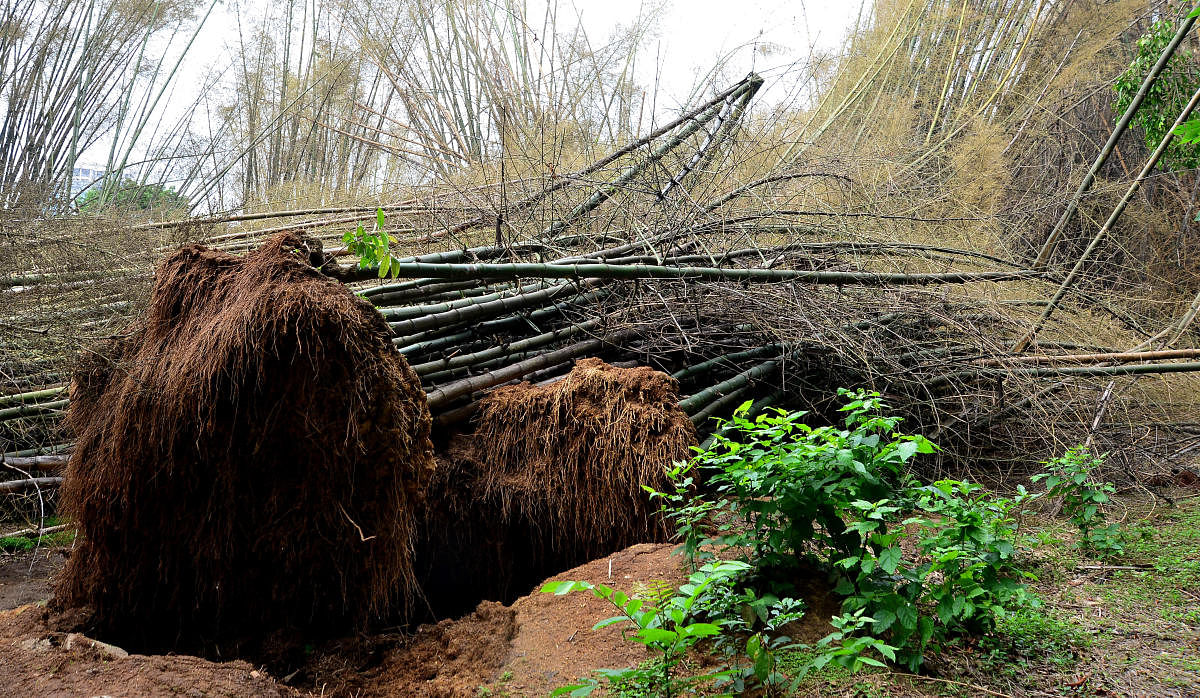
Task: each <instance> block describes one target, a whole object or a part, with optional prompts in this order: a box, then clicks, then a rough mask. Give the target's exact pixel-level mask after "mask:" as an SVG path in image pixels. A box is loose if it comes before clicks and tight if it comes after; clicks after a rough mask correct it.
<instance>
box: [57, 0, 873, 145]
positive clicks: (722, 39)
mask: <svg viewBox="0 0 1200 698" xmlns="http://www.w3.org/2000/svg"><path fill="white" fill-rule="evenodd" d="M551 1H555V0H551ZM263 2H267V3H269V2H271V0H241V1H240V4H241V5H242V8H243V13H245V14H244V16H243V19H244V21H246V22H248V23H250V24H254V23H256V22H257V20H258V19H260V18H261V14H262V12H264V11H265V10H266V8H267V7H268V6H267V5H264V4H261V3H263ZM557 2H558V3H559V22H560V31H569V30H570V29H571V28H572V27H571V22H570V21H569V17H570V16H571V15H577V16H578V17H579V18H580V21H581V22H582V23H583V26H584V29H585V30H586V32H587V34H588V35H589V36H591V37H593V38H594V40H595V41H605V40H607V38H608V37H609V35H610V34H611V32H612V31H613V29H614V28H616V27H617V26H618V25H622V24H624V25H628V24H629V23H631V22H632V21H633V20H634V19H635V18H637V17H638V16H639V14H641V13H642V12H643V11H644V10H645V9H648V8H654V7H657V8H659V10H660V13H661V14H660V21H659V22H658V23H657V29H656V31H655V32H654V33H653V34H652V35H651V36H650V37H649V38H648V40H647V42H646V44H645V46H644V48H643V53H642V56H643V58H641V59H640V61H639V65H638V73H639V75H638V77H639V79H640V81H641V82H642V83H643V84H647V85H654V84H656V85H658V90H659V92H658V94H657V95H656V104H657V108H658V109H657V111H658V113H659V114H660V115H661V114H664V110H666V111H672V110H678V109H679V108H681V107H682V106H683V105H685V104H686V103H689V102H692V103H694V102H695V98H696V95H694V94H693V90H694V89H695V88H696V87H697V86H700V87H703V86H704V85H705V84H707V83H708V82H709V81H710V80H709V73H710V71H711V70H712V69H713V67H714V66H715V65H717V63H718V62H719V61H720V60H721V59H722V58H727V59H728V63H727V68H726V70H725V72H724V74H723V75H722V76H721V77H720V78H718V80H717V84H716V87H717V89H721V88H723V87H725V82H727V81H729V82H732V81H735V80H738V79H741V78H742V77H743V76H744V75H745V74H746V73H748V72H750V71H751V70H756V71H758V72H759V73H761V74H762V75H763V76H764V77H765V78H767V83H766V89H765V91H764V92H761V93H760V94H759V98H758V101H759V102H760V103H762V102H767V103H771V102H774V101H777V100H780V99H783V98H784V97H785V96H786V95H787V94H788V93H790V92H794V91H795V89H796V87H797V83H798V82H799V81H801V80H803V79H804V78H805V77H806V75H807V71H804V70H791V71H789V67H792V66H794V65H795V64H796V63H798V62H799V63H803V62H804V61H806V60H807V59H808V58H809V57H810V55H813V54H814V53H828V52H831V51H836V50H837V49H838V47H839V44H840V43H841V42H842V40H843V39H844V38H845V36H846V35H847V32H848V30H849V28H850V27H851V26H853V24H854V22H855V20H856V18H857V17H858V15H859V12H860V9H861V7H862V2H863V0H813V1H810V2H803V1H802V0H793V1H790V2H789V1H787V0H557ZM538 4H539V0H530V2H529V5H530V9H529V15H530V16H531V17H540V16H541V12H540V10H535V9H534V7H535V6H537V5H538ZM231 5H232V2H230V0H221V3H220V4H219V5H217V7H216V8H215V9H214V10H213V13H212V16H210V17H209V19H208V21H207V22H206V23H205V26H204V29H203V30H202V31H201V34H200V36H199V37H198V39H197V41H196V44H195V45H194V46H193V48H192V52H191V54H190V55H189V57H188V60H187V61H185V62H184V65H183V66H182V67H181V74H180V75H179V76H177V79H176V80H175V81H174V84H173V85H172V88H171V90H170V94H169V95H168V97H167V100H166V102H167V105H166V110H165V113H164V115H163V116H164V118H163V121H162V123H163V124H169V123H172V122H173V121H174V120H175V118H177V117H176V116H173V115H172V112H174V114H182V113H184V111H185V110H186V108H187V105H188V104H189V103H190V102H191V101H192V99H193V98H194V93H196V91H198V90H199V89H200V86H201V83H202V82H203V80H204V76H205V75H207V74H208V71H209V70H210V69H211V68H214V67H219V66H220V65H221V64H222V63H223V62H225V61H228V60H229V57H231V56H233V55H235V52H234V51H232V50H231V49H232V48H234V47H236V46H237V43H238V37H237V25H236V22H235V19H234V13H233V8H232V7H231ZM204 7H207V3H205V4H204V6H203V7H202V8H201V11H203V9H204ZM656 59H657V62H658V65H657V66H656V65H655V64H654V62H655V60H656ZM106 148H107V145H105V144H101V145H99V146H97V147H94V148H92V149H89V151H88V152H86V153H85V154H84V158H85V159H86V160H87V161H88V162H92V161H96V162H102V161H103V159H104V155H106V154H107V149H106ZM80 164H81V165H82V164H84V162H83V161H81V162H80Z"/></svg>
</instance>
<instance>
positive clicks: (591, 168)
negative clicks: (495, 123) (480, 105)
mask: <svg viewBox="0 0 1200 698" xmlns="http://www.w3.org/2000/svg"><path fill="white" fill-rule="evenodd" d="M754 80H757V81H759V83H760V84H761V82H762V78H761V77H759V76H758V75H755V74H754V73H751V74H750V75H748V76H746V77H745V78H743V79H742V80H741V81H739V82H738V83H737V84H735V85H733V86H731V87H729V88H727V89H725V90H724V91H722V92H720V93H718V94H717V95H714V96H713V98H712V99H710V100H708V101H707V102H705V103H704V104H701V105H700V106H698V107H696V108H695V109H693V110H691V111H689V112H686V113H684V114H682V115H680V116H679V117H678V118H676V119H675V120H674V121H671V122H668V123H666V124H664V125H663V126H661V127H659V128H658V129H656V130H654V131H651V132H650V133H649V134H647V135H645V136H643V137H642V138H639V139H638V140H636V141H633V142H632V143H629V144H627V145H625V146H624V147H622V148H619V149H617V150H615V151H613V152H612V153H609V154H608V155H607V156H605V157H603V158H601V159H599V160H597V161H596V162H594V163H592V164H591V165H588V166H587V167H585V168H583V169H582V170H579V171H577V172H572V173H571V174H568V175H564V176H562V177H560V178H559V180H558V181H557V182H555V183H553V184H551V185H549V186H547V187H545V188H544V189H542V190H541V191H539V192H538V193H536V194H534V195H532V196H529V197H527V198H525V199H522V200H521V201H517V202H514V203H512V204H509V206H508V212H509V214H510V215H511V214H512V213H513V212H515V211H520V210H522V209H526V208H529V207H530V206H534V205H536V204H537V203H538V202H540V201H542V200H544V199H545V198H546V197H547V196H549V195H550V194H553V193H554V192H557V191H560V190H562V189H565V188H566V187H568V186H570V185H571V184H572V183H574V182H577V181H579V180H581V179H583V178H584V177H587V176H589V175H591V174H594V173H596V172H599V171H600V170H601V169H603V168H605V167H607V166H608V165H610V164H612V163H614V162H616V161H617V160H619V159H620V158H622V157H624V156H626V155H628V154H630V153H632V152H634V151H635V150H637V149H638V148H641V147H643V146H645V145H648V144H650V143H651V142H653V141H654V140H655V139H657V138H659V137H661V136H664V135H666V134H668V133H670V132H671V131H673V130H674V129H676V128H678V127H679V126H680V125H682V124H685V123H687V122H689V121H692V120H693V119H696V118H698V117H700V116H701V115H702V114H704V113H705V112H707V111H709V110H710V109H712V108H713V107H714V106H718V107H719V106H720V105H721V104H722V103H724V101H725V100H726V99H727V98H728V97H729V96H730V95H733V94H735V93H737V92H741V91H743V90H745V89H746V85H747V84H748V83H750V82H751V81H754ZM755 89H757V88H755ZM494 220H495V215H494V214H484V215H480V216H476V217H475V218H472V219H470V220H467V221H463V222H462V223H459V224H457V225H455V226H454V227H452V228H449V229H448V230H445V231H443V232H440V233H436V234H433V235H428V236H426V240H429V239H436V238H440V237H444V236H446V235H457V234H458V233H461V232H463V231H464V230H469V229H471V228H474V227H476V226H480V225H485V224H488V223H491V222H492V221H494Z"/></svg>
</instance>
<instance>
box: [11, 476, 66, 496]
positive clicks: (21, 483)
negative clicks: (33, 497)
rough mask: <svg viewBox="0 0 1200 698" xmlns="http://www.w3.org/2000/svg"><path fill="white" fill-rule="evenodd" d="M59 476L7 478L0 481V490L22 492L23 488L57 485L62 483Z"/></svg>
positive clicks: (30, 488)
mask: <svg viewBox="0 0 1200 698" xmlns="http://www.w3.org/2000/svg"><path fill="white" fill-rule="evenodd" d="M62 481H63V479H62V478H61V477H30V478H25V479H23V480H8V481H6V482H0V492H24V491H25V490H32V489H38V488H42V487H57V486H59V485H61V484H62Z"/></svg>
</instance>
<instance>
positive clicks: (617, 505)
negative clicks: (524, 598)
mask: <svg viewBox="0 0 1200 698" xmlns="http://www.w3.org/2000/svg"><path fill="white" fill-rule="evenodd" d="M678 390H679V385H678V383H677V382H676V381H675V380H674V379H673V378H671V377H670V376H668V375H666V374H663V373H660V372H658V371H654V370H653V369H650V368H645V367H641V368H632V369H627V368H618V367H614V366H610V365H608V364H606V363H604V362H603V361H601V360H600V359H581V360H580V361H579V362H578V363H577V364H576V365H575V368H574V369H573V370H572V371H571V372H570V373H569V374H567V375H566V376H565V377H564V378H562V379H561V380H559V381H556V382H554V383H551V384H549V385H531V384H529V383H522V384H520V385H515V386H509V387H504V388H499V389H497V390H495V391H493V392H492V393H491V394H490V395H488V396H487V397H486V398H484V399H483V400H482V401H481V404H480V408H479V411H478V413H477V415H476V418H475V430H474V433H471V434H461V435H458V436H456V437H454V438H452V439H451V442H450V446H449V448H448V450H447V452H446V453H444V454H439V461H440V466H439V468H438V472H437V475H436V476H435V477H434V480H433V483H432V484H431V487H430V491H429V495H428V511H427V513H426V516H425V519H424V527H423V532H422V540H421V542H420V544H419V551H420V554H419V556H418V557H419V559H418V565H419V570H418V571H419V574H420V576H421V578H422V586H423V588H424V590H425V591H426V593H427V595H428V596H429V597H430V600H431V602H432V603H433V606H434V610H435V611H438V612H441V613H446V612H451V613H452V612H456V611H461V610H468V609H469V607H470V605H472V599H474V600H476V601H477V600H478V599H479V598H490V599H502V600H506V601H511V600H512V599H513V598H515V597H516V596H519V595H521V594H525V593H528V591H529V588H528V587H529V585H532V584H534V583H536V582H537V581H539V580H540V579H542V578H544V577H546V576H548V575H551V574H554V573H555V572H558V571H560V570H562V569H566V568H569V567H572V566H575V565H578V564H580V563H582V562H585V561H587V560H590V559H593V558H595V557H599V556H603V555H607V554H609V553H612V552H614V551H617V550H621V549H623V548H625V547H628V546H629V545H632V544H634V543H643V542H653V541H660V540H664V539H665V538H666V536H667V533H668V531H667V528H666V525H665V522H664V521H663V519H662V517H661V516H660V515H659V513H658V504H657V503H656V502H654V501H652V500H651V499H650V497H649V496H648V495H647V493H646V492H645V491H644V490H643V489H642V485H648V486H650V487H654V488H656V489H659V490H664V489H666V488H667V487H668V486H669V484H670V483H669V482H668V479H667V475H666V469H667V467H669V466H670V465H671V464H672V463H673V462H674V461H679V460H686V459H687V458H688V457H689V456H690V455H691V452H690V447H691V446H692V445H694V444H695V443H696V432H695V429H694V428H693V426H692V422H691V420H690V419H688V416H687V414H685V413H684V412H683V410H681V409H680V408H679V395H678ZM455 603H461V604H463V605H462V607H455Z"/></svg>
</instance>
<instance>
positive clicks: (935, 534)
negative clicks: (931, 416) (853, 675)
mask: <svg viewBox="0 0 1200 698" xmlns="http://www.w3.org/2000/svg"><path fill="white" fill-rule="evenodd" d="M840 394H842V395H843V396H844V397H845V398H847V402H846V404H845V405H844V406H843V407H842V412H844V413H846V419H845V423H844V426H840V427H839V426H827V427H816V428H814V427H810V426H808V425H806V424H804V423H803V422H802V421H801V419H802V417H803V416H804V413H802V412H794V413H787V412H784V411H781V410H776V411H773V412H766V413H763V414H760V415H758V416H757V417H755V418H753V419H750V418H749V417H748V416H747V415H748V414H749V409H750V403H746V404H744V405H742V406H741V407H739V408H738V410H736V411H735V413H734V415H733V417H732V418H731V419H730V420H729V421H728V422H726V423H725V424H724V425H723V427H724V429H723V430H721V431H719V432H718V435H717V437H716V438H715V439H714V443H713V446H712V447H711V448H709V449H707V450H703V451H699V452H698V453H697V456H696V458H695V459H693V461H692V462H691V463H690V464H687V465H681V466H677V467H676V468H675V469H674V470H673V471H672V473H671V474H672V477H673V479H674V482H675V484H676V487H675V490H674V491H673V492H669V493H658V492H655V493H653V495H654V496H656V497H660V498H662V500H663V502H664V509H665V511H666V513H667V515H668V516H670V517H671V518H672V519H673V520H674V521H675V522H676V524H677V527H678V530H679V532H680V536H681V538H682V540H683V546H682V549H683V550H684V551H685V552H686V553H687V554H688V555H689V556H690V557H691V558H693V559H694V560H696V561H703V560H704V559H706V557H707V556H710V555H713V554H717V555H722V554H727V553H732V554H734V555H738V556H739V559H741V560H742V561H743V562H746V563H747V564H749V565H750V566H751V567H752V569H753V570H754V575H753V576H754V579H755V581H757V582H758V583H759V584H761V585H770V584H771V583H772V581H775V582H778V580H788V579H794V578H795V576H796V575H797V574H798V573H800V572H802V570H804V569H812V568H813V567H814V566H815V567H816V568H818V569H821V570H824V571H826V572H828V573H830V574H832V575H833V576H834V579H835V582H836V589H835V591H836V592H837V593H838V594H839V595H841V596H842V597H843V611H844V612H845V613H846V614H847V615H845V616H842V618H841V620H842V625H841V626H835V628H836V632H835V633H833V634H831V636H830V637H829V638H827V640H828V641H827V642H826V643H825V644H824V645H823V646H822V647H823V648H824V650H823V651H824V654H821V655H819V656H821V657H823V659H821V660H820V661H822V662H829V661H835V660H836V661H837V662H838V663H845V665H846V666H848V667H853V668H860V667H862V666H864V665H871V664H872V663H873V662H878V661H879V659H876V658H873V657H871V656H870V655H872V654H874V655H878V656H880V657H882V658H885V659H889V660H895V661H898V662H900V663H902V664H904V665H905V666H907V667H909V668H910V669H912V670H915V669H917V668H918V667H919V666H920V665H921V663H922V661H923V658H924V655H925V651H926V648H927V647H928V646H929V645H930V644H937V643H940V642H942V641H944V640H946V639H948V638H950V637H953V636H956V635H960V634H964V633H973V632H986V631H988V630H990V629H991V628H993V627H994V625H995V622H996V619H997V618H999V617H1002V616H1003V615H1004V614H1005V613H1006V612H1007V610H1008V609H1009V608H1017V607H1021V606H1023V605H1026V604H1030V603H1034V601H1033V599H1032V597H1031V596H1030V595H1029V594H1028V592H1027V590H1026V588H1025V586H1024V584H1022V583H1021V580H1022V579H1025V578H1028V577H1029V576H1030V575H1028V574H1027V573H1024V572H1021V571H1020V570H1018V569H1017V568H1016V567H1015V565H1014V564H1013V560H1012V558H1013V556H1014V545H1013V541H1014V540H1015V538H1016V534H1017V529H1018V526H1017V521H1016V519H1015V517H1014V512H1015V511H1017V509H1018V508H1019V507H1020V506H1022V505H1024V504H1025V503H1026V502H1027V501H1029V500H1030V499H1032V497H1033V495H1030V494H1028V493H1026V492H1023V491H1022V492H1019V493H1018V495H1017V496H1016V497H1014V498H1012V499H997V498H994V497H991V496H989V495H987V494H986V493H985V492H983V491H982V489H981V488H980V487H979V486H977V485H972V484H969V483H962V482H956V481H952V480H946V481H941V482H937V483H934V484H932V485H928V486H924V485H921V484H920V483H919V482H917V481H916V479H915V478H913V477H912V475H911V474H910V473H909V472H908V467H907V464H908V462H909V460H910V459H912V458H913V457H914V456H916V455H917V454H921V453H933V452H934V450H935V446H934V445H933V444H932V443H930V442H929V441H928V440H927V439H925V438H924V437H921V436H915V435H905V434H901V433H899V432H897V427H898V425H899V423H900V419H899V418H898V417H891V416H885V415H884V414H883V409H884V407H885V405H884V403H883V401H882V400H881V399H880V396H879V395H878V394H877V393H868V392H864V391H857V392H850V391H840ZM701 474H703V475H704V476H706V478H705V479H706V482H707V486H708V488H709V490H710V491H713V492H715V497H696V496H694V495H693V492H692V490H693V480H694V479H696V478H697V477H699V476H700V475H701ZM904 537H912V538H914V539H915V548H916V553H915V554H913V553H911V552H906V549H905V547H904V546H901V544H900V542H901V539H902V538H904ZM913 547H914V546H908V549H909V550H911V549H912V548H913ZM722 548H724V552H722ZM713 551H716V552H715V553H714V552H713ZM770 591H772V592H775V593H776V594H779V591H780V590H779V589H770ZM785 591H786V590H785ZM780 595H782V594H780ZM867 660H870V661H867Z"/></svg>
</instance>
